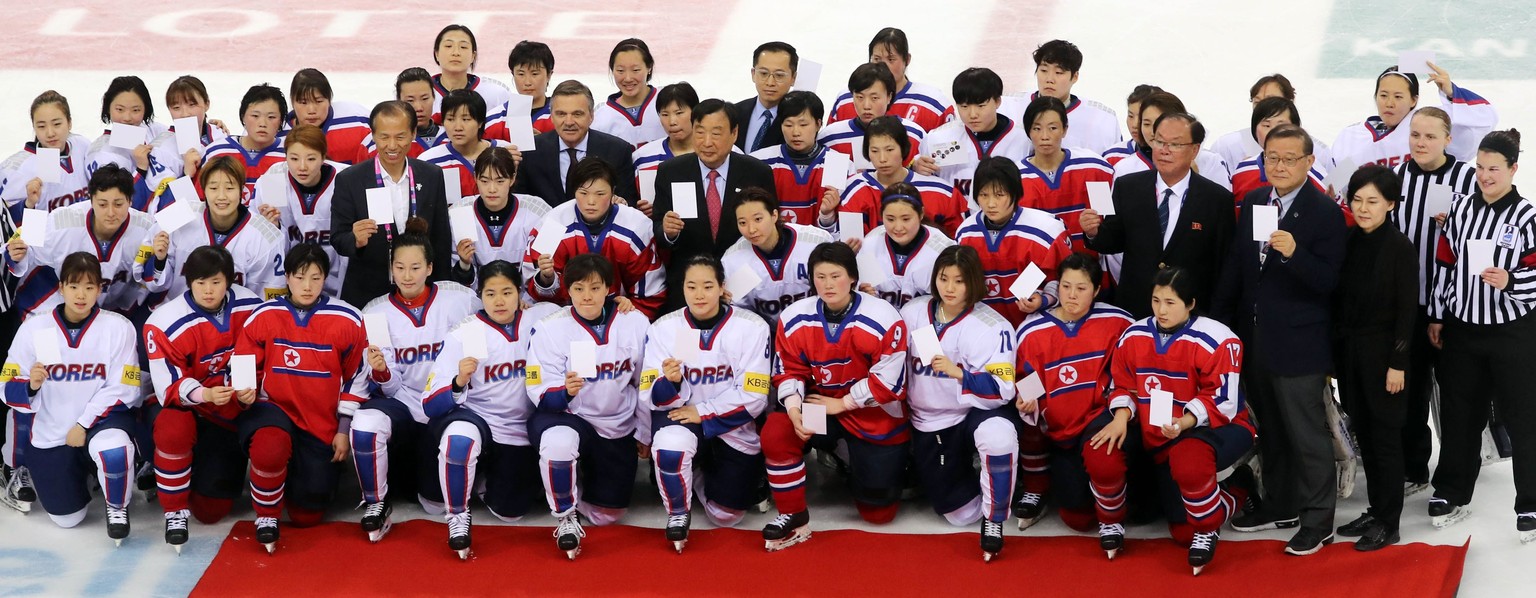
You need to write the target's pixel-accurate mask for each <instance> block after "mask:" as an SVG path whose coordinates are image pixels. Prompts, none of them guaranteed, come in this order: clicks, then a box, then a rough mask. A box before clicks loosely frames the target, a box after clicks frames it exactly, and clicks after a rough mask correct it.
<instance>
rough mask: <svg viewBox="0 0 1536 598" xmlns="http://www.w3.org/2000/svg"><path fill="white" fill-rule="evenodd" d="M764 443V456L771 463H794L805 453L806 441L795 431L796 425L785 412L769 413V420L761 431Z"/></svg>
mask: <svg viewBox="0 0 1536 598" xmlns="http://www.w3.org/2000/svg"><path fill="white" fill-rule="evenodd" d="M759 434H760V436H761V439H762V445H763V457H764V458H765V459H767V460H768V462H769V463H780V464H782V463H793V462H795V461H799V460H800V459H801V456H802V455H803V454H804V449H805V441H803V440H801V439H800V436H799V435H798V434H796V433H795V425H794V424H793V423H791V422H790V421H789V416H788V415H785V414H783V413H777V412H775V413H770V414H768V421H767V422H764V423H763V429H762V430H760V431H759Z"/></svg>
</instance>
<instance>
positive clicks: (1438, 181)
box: [1390, 155, 1477, 315]
mask: <svg viewBox="0 0 1536 598" xmlns="http://www.w3.org/2000/svg"><path fill="white" fill-rule="evenodd" d="M1396 171H1397V176H1398V178H1401V179H1402V181H1403V193H1402V201H1401V202H1400V203H1398V204H1397V209H1395V210H1392V213H1391V215H1390V218H1391V222H1392V224H1394V225H1396V226H1397V229H1398V230H1400V231H1403V234H1404V235H1407V236H1408V240H1410V241H1413V247H1414V249H1415V250H1416V253H1417V254H1418V262H1419V306H1420V307H1422V308H1424V311H1425V313H1426V314H1428V315H1434V314H1433V313H1431V312H1430V309H1429V307H1430V305H1429V304H1430V301H1429V298H1430V294H1431V289H1432V288H1434V284H1435V281H1434V270H1435V268H1436V267H1437V266H1435V248H1436V246H1437V245H1438V244H1439V242H1440V225H1439V224H1438V223H1436V222H1435V214H1430V213H1427V212H1429V208H1428V197H1429V195H1430V191H1431V189H1432V188H1433V187H1435V186H1439V187H1449V188H1450V189H1451V193H1452V194H1453V195H1452V198H1453V199H1452V202H1453V203H1456V202H1460V201H1462V200H1464V199H1465V198H1466V197H1467V196H1470V195H1472V191H1473V190H1475V189H1476V188H1477V178H1476V175H1477V167H1475V166H1473V165H1471V164H1468V163H1466V162H1461V161H1458V160H1456V159H1455V158H1452V157H1450V156H1449V155H1447V156H1446V160H1445V164H1442V165H1440V168H1437V169H1435V170H1433V171H1428V172H1426V171H1425V170H1424V169H1422V168H1419V165H1418V163H1417V162H1414V161H1413V160H1408V161H1406V162H1404V163H1403V164H1402V165H1401V166H1398V167H1397V168H1396Z"/></svg>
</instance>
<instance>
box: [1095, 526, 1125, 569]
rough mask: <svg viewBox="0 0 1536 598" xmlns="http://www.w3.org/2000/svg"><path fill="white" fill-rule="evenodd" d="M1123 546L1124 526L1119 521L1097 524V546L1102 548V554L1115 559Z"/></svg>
mask: <svg viewBox="0 0 1536 598" xmlns="http://www.w3.org/2000/svg"><path fill="white" fill-rule="evenodd" d="M1124 546H1125V526H1124V525H1121V524H1119V523H1100V524H1099V548H1103V549H1104V556H1107V557H1109V560H1111V561H1113V560H1115V556H1116V555H1118V554H1120V549H1121V548H1122V547H1124Z"/></svg>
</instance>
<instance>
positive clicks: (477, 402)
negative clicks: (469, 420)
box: [422, 303, 560, 446]
mask: <svg viewBox="0 0 1536 598" xmlns="http://www.w3.org/2000/svg"><path fill="white" fill-rule="evenodd" d="M559 310H560V306H558V305H555V304H553V303H537V304H534V305H532V306H529V307H527V308H524V309H522V310H520V311H518V312H517V315H516V316H515V317H514V318H513V319H512V322H511V323H510V324H507V325H506V326H502V325H501V324H497V323H496V322H495V321H493V320H491V318H490V316H488V315H486V314H485V312H483V311H481V312H477V313H474V314H470V315H469V317H467V318H464V320H463V321H461V322H459V323H458V324H457V325H455V326H454V327H453V330H452V331H451V332H450V333H449V334H448V335H447V336H445V337H443V350H442V352H441V353H438V354H437V361H436V362H434V365H433V366H432V375H431V376H428V377H427V391H426V393H425V394H423V395H422V407H423V409H424V410H425V412H426V414H427V417H428V418H438V417H442V416H443V415H445V414H447V413H448V412H449V411H451V410H453V407H454V406H455V405H463V406H464V407H465V408H466V409H469V410H470V411H473V412H475V414H476V415H479V416H480V418H481V419H484V420H485V423H486V425H487V426H489V427H490V428H491V439H492V440H494V441H495V442H496V443H497V444H510V445H514V446H528V445H529V444H530V443H529V441H528V418H529V417H530V416H532V415H533V401H531V400H529V397H528V387H527V385H526V380H525V372H526V370H527V366H528V339H529V337H530V335H531V334H532V332H533V325H534V324H535V323H537V322H538V321H539V320H542V319H544V318H545V317H547V316H549V315H550V314H552V313H554V312H556V311H559ZM471 327H473V328H478V329H480V331H481V334H484V335H485V346H486V353H487V356H486V358H485V359H482V360H480V362H479V364H478V365H477V366H476V368H475V373H474V374H473V375H471V376H470V379H469V386H468V387H467V388H465V389H464V390H463V391H462V392H458V393H455V392H453V379H454V378H455V377H456V376H458V375H459V361H460V360H462V359H464V343H463V342H461V341H460V340H459V335H460V334H464V332H463V331H464V330H465V329H467V328H471Z"/></svg>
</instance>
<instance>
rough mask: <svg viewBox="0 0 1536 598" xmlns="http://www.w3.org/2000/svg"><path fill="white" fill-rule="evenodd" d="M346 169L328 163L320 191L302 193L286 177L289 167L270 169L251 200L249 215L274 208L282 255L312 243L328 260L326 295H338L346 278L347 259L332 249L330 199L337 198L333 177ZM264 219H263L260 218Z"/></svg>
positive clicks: (333, 163)
mask: <svg viewBox="0 0 1536 598" xmlns="http://www.w3.org/2000/svg"><path fill="white" fill-rule="evenodd" d="M346 167H347V166H346V165H345V164H340V163H337V162H327V163H326V164H325V167H324V168H323V169H322V171H321V174H320V190H319V191H317V192H315V193H304V192H303V191H301V190H300V189H299V183H298V181H295V180H294V179H293V177H291V176H289V175H288V165H287V164H279V165H277V166H273V167H272V168H271V169H269V170H268V171H267V173H266V174H264V175H261V178H260V179H257V180H256V193H255V195H253V196H252V198H251V213H252V214H257V215H260V214H261V206H263V205H271V206H276V207H277V211H278V213H279V214H280V216H279V218H278V220H279V221H280V222H282V231H283V233H284V236H286V237H287V240H286V241H285V242H284V244H283V252H284V254H286V253H287V250H289V249H293V246H294V245H298V244H299V243H314V244H316V245H319V246H320V247H321V248H322V249H324V250H325V254H326V256H328V257H330V258H331V272H330V274H328V275H326V277H325V293H326V294H327V295H330V296H332V297H339V296H341V283H342V281H343V280H345V279H346V276H347V260H348V258H347V257H346V256H344V255H341V254H339V253H336V248H335V247H332V246H331V199H332V198H334V197H335V196H336V175H337V174H339V173H340V172H341V171H342V170H343V169H345V168H346ZM263 219H265V218H263ZM269 222H270V221H269Z"/></svg>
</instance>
